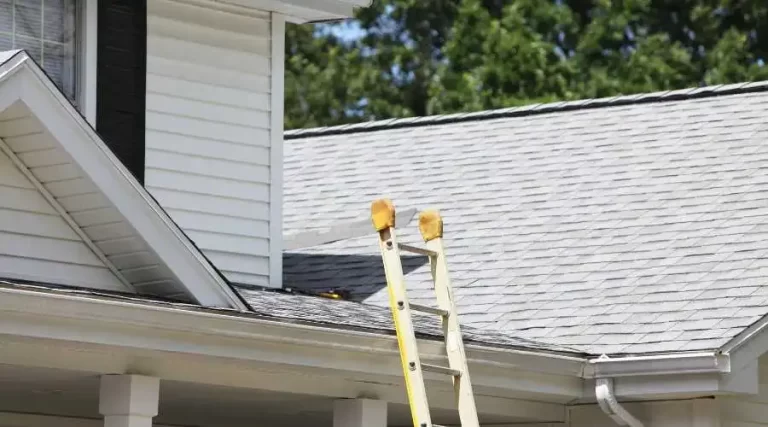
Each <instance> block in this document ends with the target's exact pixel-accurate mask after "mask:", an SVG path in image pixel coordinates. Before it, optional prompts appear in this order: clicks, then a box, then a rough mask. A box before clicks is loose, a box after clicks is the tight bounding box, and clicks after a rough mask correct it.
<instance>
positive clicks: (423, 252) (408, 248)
mask: <svg viewBox="0 0 768 427" xmlns="http://www.w3.org/2000/svg"><path fill="white" fill-rule="evenodd" d="M397 247H398V248H400V250H403V251H406V252H412V253H415V254H419V255H424V256H437V252H435V251H430V250H429V249H425V248H420V247H418V246H411V245H405V244H403V243H398V244H397Z"/></svg>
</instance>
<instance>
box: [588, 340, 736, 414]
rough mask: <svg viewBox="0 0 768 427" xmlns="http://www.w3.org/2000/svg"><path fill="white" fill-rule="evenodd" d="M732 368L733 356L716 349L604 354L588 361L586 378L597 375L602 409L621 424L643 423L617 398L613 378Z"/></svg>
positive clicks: (712, 371)
mask: <svg viewBox="0 0 768 427" xmlns="http://www.w3.org/2000/svg"><path fill="white" fill-rule="evenodd" d="M727 372H730V358H729V357H728V356H727V355H724V354H720V353H715V352H701V353H689V354H676V355H671V354H670V355H656V356H635V357H624V358H618V359H611V358H609V357H608V356H606V355H602V356H600V357H599V358H597V359H593V360H590V361H589V362H588V363H587V366H586V369H585V372H584V378H595V379H596V382H595V397H596V399H597V403H598V405H599V406H600V409H602V410H603V412H605V413H606V414H607V415H608V416H609V417H611V419H613V420H614V421H615V422H616V423H617V424H618V425H621V426H629V427H643V423H642V422H641V421H640V420H638V419H637V418H635V417H634V416H633V415H632V414H631V413H629V411H627V410H626V409H625V408H624V407H623V406H621V404H619V402H618V400H617V399H616V394H615V391H614V378H621V377H636V376H650V375H680V374H707V373H717V374H722V373H727Z"/></svg>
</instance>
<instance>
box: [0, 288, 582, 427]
mask: <svg viewBox="0 0 768 427" xmlns="http://www.w3.org/2000/svg"><path fill="white" fill-rule="evenodd" d="M0 336H1V337H2V340H0V341H2V342H3V345H0V363H11V364H19V365H25V366H30V365H31V366H45V367H53V368H56V367H66V368H67V369H76V370H83V371H88V372H94V371H96V372H128V371H130V372H136V373H144V374H149V375H158V376H161V377H162V378H168V379H176V380H181V381H191V382H202V383H208V384H221V383H226V384H227V385H229V386H238V387H250V388H260V389H267V390H274V391H284V392H286V391H287V392H299V391H301V392H302V393H310V394H317V395H323V396H335V397H358V396H371V397H376V398H380V399H385V400H387V401H390V402H393V403H400V404H405V403H407V402H406V400H405V397H406V395H405V393H404V388H403V384H402V368H401V366H400V363H399V353H398V350H397V341H396V339H395V337H394V336H392V335H385V334H374V333H365V332H360V331H350V330H345V329H341V328H339V329H334V328H329V327H319V326H314V325H308V324H299V323H288V322H285V321H280V320H279V319H267V318H263V317H258V316H256V315H251V314H247V313H242V312H236V311H234V310H215V309H206V308H201V307H197V306H192V305H182V304H170V303H159V302H151V301H150V302H148V301H141V300H138V299H131V298H116V297H106V296H94V295H83V294H78V293H76V292H74V291H60V290H48V289H43V290H41V289H32V288H29V289H28V288H18V287H1V286H0ZM43 348H48V349H49V350H48V351H38V350H36V349H43ZM54 349H55V351H54ZM420 350H421V353H422V357H423V358H424V360H429V361H432V362H433V363H447V362H446V361H445V360H443V358H444V356H443V349H442V345H441V344H440V343H438V342H436V341H427V340H422V341H421V342H420ZM70 353H71V354H70ZM30 354H32V355H33V356H30ZM105 355H108V357H105ZM468 357H469V360H470V370H471V371H472V375H473V376H472V379H473V383H474V384H475V388H476V393H477V394H478V396H481V397H479V398H478V407H479V409H480V410H481V412H485V413H488V414H496V415H500V416H506V417H520V418H521V419H536V420H541V421H548V422H550V421H562V420H563V417H564V414H565V411H564V404H565V403H567V402H569V401H572V400H573V399H575V398H577V397H578V396H579V395H580V394H581V380H580V379H579V378H578V374H579V372H580V370H581V364H582V361H581V359H579V358H569V357H563V356H553V357H545V358H540V357H539V356H538V355H536V354H534V353H533V352H522V351H513V350H504V349H496V348H484V347H482V346H471V347H470V348H468ZM428 383H429V385H428V387H429V388H430V391H431V394H430V404H432V405H434V407H436V408H445V409H453V408H454V402H453V387H452V384H451V382H450V379H448V378H445V377H443V376H438V375H434V376H430V377H429V378H428ZM432 396H434V398H432Z"/></svg>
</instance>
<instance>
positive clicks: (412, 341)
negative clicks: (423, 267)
mask: <svg viewBox="0 0 768 427" xmlns="http://www.w3.org/2000/svg"><path fill="white" fill-rule="evenodd" d="M371 218H372V220H373V224H374V227H375V228H376V231H378V235H379V249H380V250H381V256H382V259H383V261H384V273H385V275H386V277H387V290H388V293H389V305H390V309H391V310H392V318H393V320H394V323H395V332H396V333H397V344H398V347H399V348H400V361H401V363H402V365H403V375H404V377H405V387H406V391H407V394H408V403H409V405H410V408H411V416H412V418H413V425H414V427H432V419H431V416H430V412H429V402H428V399H427V390H426V386H425V384H424V374H423V372H422V368H421V361H420V358H419V353H418V343H417V341H416V334H415V332H414V329H413V321H412V317H411V309H410V307H409V304H408V298H407V291H406V288H405V277H404V275H403V266H402V261H401V259H400V248H399V245H398V243H397V235H396V232H395V209H394V207H393V206H392V204H391V202H389V201H388V200H379V201H377V202H374V204H373V205H372V206H371Z"/></svg>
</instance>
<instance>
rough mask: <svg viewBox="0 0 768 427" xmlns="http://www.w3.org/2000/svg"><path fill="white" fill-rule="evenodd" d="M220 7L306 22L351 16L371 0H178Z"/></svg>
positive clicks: (289, 20)
mask: <svg viewBox="0 0 768 427" xmlns="http://www.w3.org/2000/svg"><path fill="white" fill-rule="evenodd" d="M178 1H182V2H188V3H197V4H206V5H207V6H219V7H222V8H227V7H236V8H244V9H250V10H260V11H268V12H272V13H277V14H280V15H283V16H285V17H286V20H287V21H288V22H293V23H306V22H320V21H335V20H342V19H346V18H351V17H352V16H353V15H354V11H355V9H356V8H358V7H368V6H370V5H371V3H372V2H373V1H372V0H178Z"/></svg>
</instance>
